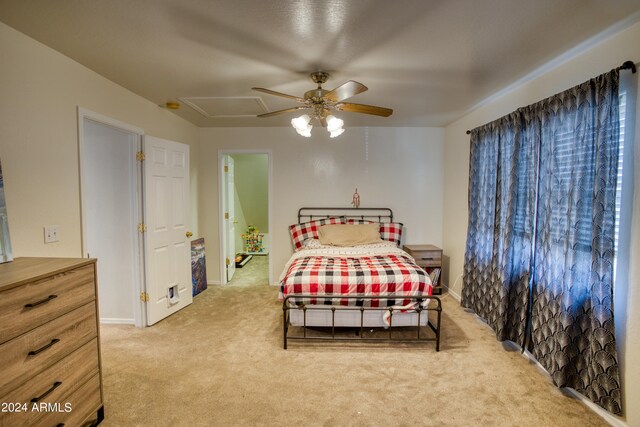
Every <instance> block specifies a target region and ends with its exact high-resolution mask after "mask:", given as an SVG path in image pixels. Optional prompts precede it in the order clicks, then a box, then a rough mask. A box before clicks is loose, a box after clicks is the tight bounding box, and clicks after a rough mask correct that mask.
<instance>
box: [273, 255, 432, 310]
mask: <svg viewBox="0 0 640 427" xmlns="http://www.w3.org/2000/svg"><path fill="white" fill-rule="evenodd" d="M355 249H356V248H332V249H330V250H329V249H315V250H314V249H309V250H302V251H300V252H297V253H296V254H294V255H293V256H292V258H291V260H289V263H288V264H287V267H285V273H283V277H282V278H281V282H280V295H279V296H280V300H283V299H284V298H285V297H286V296H289V295H314V296H315V295H317V298H304V299H303V298H293V297H292V298H290V299H289V301H290V302H291V303H292V304H301V303H304V304H336V305H337V304H339V305H358V306H360V305H364V306H370V307H380V306H398V305H402V306H405V305H407V304H409V303H411V302H415V300H413V301H412V300H409V299H406V298H403V297H418V296H422V295H425V296H426V295H431V292H432V285H431V280H430V279H429V276H428V275H427V273H426V272H425V271H424V270H423V269H422V268H420V267H419V266H418V265H417V264H416V263H415V261H414V260H413V258H412V257H411V256H409V255H408V254H407V253H405V252H404V251H402V250H400V249H398V248H396V247H388V246H387V247H383V248H380V247H376V248H372V249H370V250H369V251H368V252H371V253H363V251H362V250H361V249H362V248H357V249H359V250H355ZM343 295H344V296H395V297H397V298H395V299H388V300H387V299H385V300H378V299H363V300H357V299H349V300H347V299H338V298H334V299H328V298H322V297H323V296H343Z"/></svg>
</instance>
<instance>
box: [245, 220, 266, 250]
mask: <svg viewBox="0 0 640 427" xmlns="http://www.w3.org/2000/svg"><path fill="white" fill-rule="evenodd" d="M263 237H264V234H261V233H260V231H259V230H258V229H257V228H255V227H254V226H253V225H251V224H249V225H248V226H247V232H246V233H244V234H243V235H242V239H243V240H244V251H245V252H246V253H248V254H256V253H260V252H263V251H264V247H263V246H262V238H263Z"/></svg>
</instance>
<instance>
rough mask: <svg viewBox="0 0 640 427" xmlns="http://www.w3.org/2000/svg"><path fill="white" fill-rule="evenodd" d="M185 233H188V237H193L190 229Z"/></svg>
mask: <svg viewBox="0 0 640 427" xmlns="http://www.w3.org/2000/svg"><path fill="white" fill-rule="evenodd" d="M185 235H186V236H187V237H191V236H193V233H192V232H190V231H187V232H186V233H185Z"/></svg>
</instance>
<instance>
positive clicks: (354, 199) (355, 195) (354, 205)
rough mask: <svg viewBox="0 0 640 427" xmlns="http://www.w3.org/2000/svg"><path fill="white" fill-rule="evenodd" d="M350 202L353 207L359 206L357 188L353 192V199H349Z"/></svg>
mask: <svg viewBox="0 0 640 427" xmlns="http://www.w3.org/2000/svg"><path fill="white" fill-rule="evenodd" d="M351 204H352V205H353V207H354V208H359V207H360V195H359V194H358V189H357V188H356V192H355V193H353V199H352V200H351Z"/></svg>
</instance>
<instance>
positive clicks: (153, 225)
mask: <svg viewBox="0 0 640 427" xmlns="http://www.w3.org/2000/svg"><path fill="white" fill-rule="evenodd" d="M143 150H144V153H145V160H144V162H143V164H144V218H145V219H144V223H145V226H146V230H145V232H144V241H145V273H146V274H145V276H146V277H145V284H146V292H147V294H148V298H149V299H148V301H147V324H148V325H152V324H154V323H156V322H158V321H160V320H162V319H164V318H165V317H167V316H169V315H170V314H173V313H175V312H176V311H178V310H180V309H182V308H184V307H186V306H187V305H189V304H191V302H192V301H193V296H192V284H191V247H190V242H189V240H188V238H187V235H186V233H187V232H188V231H189V230H188V221H189V146H187V145H185V144H180V143H177V142H173V141H167V140H164V139H160V138H155V137H151V136H145V138H144V149H143Z"/></svg>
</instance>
